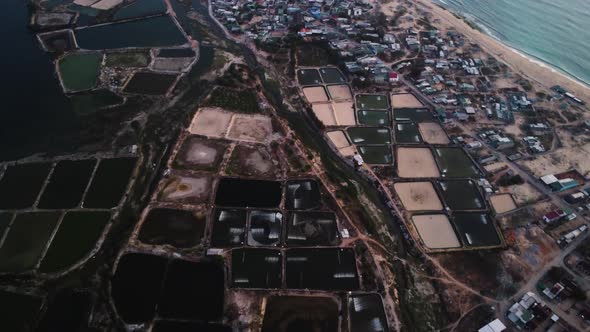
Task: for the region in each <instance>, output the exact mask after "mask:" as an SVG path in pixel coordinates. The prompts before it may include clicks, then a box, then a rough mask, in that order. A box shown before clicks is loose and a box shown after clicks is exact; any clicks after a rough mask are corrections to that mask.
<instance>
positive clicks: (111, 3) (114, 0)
mask: <svg viewBox="0 0 590 332" xmlns="http://www.w3.org/2000/svg"><path fill="white" fill-rule="evenodd" d="M122 2H123V0H101V1H99V2H97V3H95V4H94V5H92V8H96V9H100V10H107V9H111V8H114V7H116V6H118V5H119V4H121V3H122Z"/></svg>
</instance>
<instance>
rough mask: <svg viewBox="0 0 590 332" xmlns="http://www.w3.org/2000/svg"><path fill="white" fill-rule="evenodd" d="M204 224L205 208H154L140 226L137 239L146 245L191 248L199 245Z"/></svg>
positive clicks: (203, 231)
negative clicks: (190, 209)
mask: <svg viewBox="0 0 590 332" xmlns="http://www.w3.org/2000/svg"><path fill="white" fill-rule="evenodd" d="M206 224H207V210H206V207H205V206H202V207H200V208H196V209H195V211H189V210H178V209H168V208H155V209H152V210H150V211H149V213H148V215H147V217H146V218H145V220H144V222H143V224H142V225H141V229H140V230H139V235H138V238H139V241H141V242H143V243H147V244H156V245H165V244H168V245H171V246H173V247H176V248H191V247H194V246H197V245H198V244H200V243H201V239H202V238H203V235H204V233H205V226H206Z"/></svg>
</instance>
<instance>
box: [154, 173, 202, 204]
mask: <svg viewBox="0 0 590 332" xmlns="http://www.w3.org/2000/svg"><path fill="white" fill-rule="evenodd" d="M211 187H212V179H211V177H209V176H194V177H188V176H176V177H173V178H172V179H170V180H168V182H167V183H166V186H165V187H164V189H162V192H161V193H160V198H161V199H162V200H164V201H183V202H191V203H202V202H205V201H207V199H208V198H209V194H210V193H211Z"/></svg>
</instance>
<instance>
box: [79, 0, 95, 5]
mask: <svg viewBox="0 0 590 332" xmlns="http://www.w3.org/2000/svg"><path fill="white" fill-rule="evenodd" d="M98 1H99V0H75V1H74V3H75V4H76V5H79V6H91V5H93V4H95V3H97V2H98Z"/></svg>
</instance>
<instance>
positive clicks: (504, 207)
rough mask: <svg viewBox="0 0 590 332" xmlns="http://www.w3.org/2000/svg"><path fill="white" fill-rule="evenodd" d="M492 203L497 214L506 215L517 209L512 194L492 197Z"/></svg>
mask: <svg viewBox="0 0 590 332" xmlns="http://www.w3.org/2000/svg"><path fill="white" fill-rule="evenodd" d="M490 203H492V207H493V208H494V211H496V213H498V214H500V213H505V212H508V211H512V210H514V209H516V207H517V206H516V203H515V202H514V199H513V198H512V195H510V194H500V195H493V196H490Z"/></svg>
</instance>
